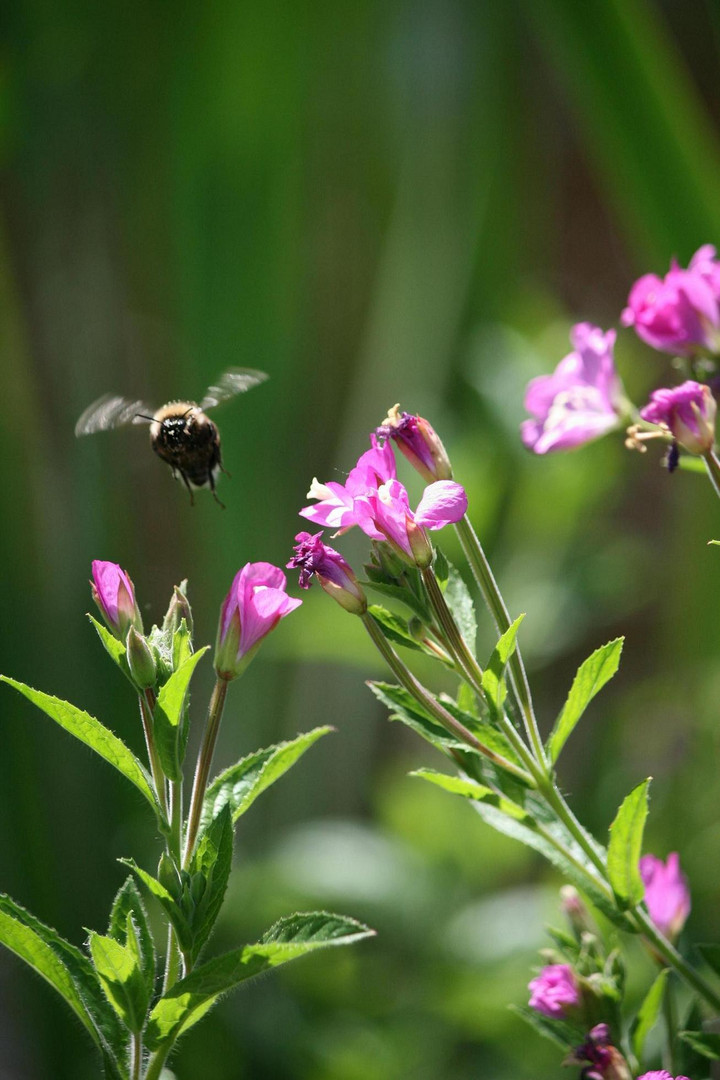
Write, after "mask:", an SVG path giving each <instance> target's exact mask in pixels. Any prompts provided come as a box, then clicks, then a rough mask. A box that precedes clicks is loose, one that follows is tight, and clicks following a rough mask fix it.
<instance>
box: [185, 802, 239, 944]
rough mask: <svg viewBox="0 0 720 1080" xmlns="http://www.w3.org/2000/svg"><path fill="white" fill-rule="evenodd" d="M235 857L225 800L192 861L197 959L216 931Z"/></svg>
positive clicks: (228, 808)
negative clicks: (216, 922)
mask: <svg viewBox="0 0 720 1080" xmlns="http://www.w3.org/2000/svg"><path fill="white" fill-rule="evenodd" d="M232 857H233V823H232V812H231V809H230V805H229V804H228V803H225V805H224V806H223V808H222V810H221V811H220V813H219V814H218V815H217V817H216V818H215V819H214V821H212V822H211V824H210V825H209V826H208V828H207V829H206V830H205V832H204V833H203V834H202V836H201V838H200V842H199V844H198V845H197V848H196V849H195V853H194V855H193V857H192V861H191V863H190V875H191V882H190V892H191V898H192V901H193V905H194V912H193V916H192V934H193V945H192V953H191V955H192V960H193V963H195V962H196V961H197V958H198V956H199V955H200V953H201V952H202V949H203V948H204V946H205V944H206V943H207V940H208V938H209V937H210V934H211V932H212V929H213V927H214V925H215V921H216V920H217V917H218V915H219V914H220V908H221V907H222V902H223V900H224V898H225V891H226V889H227V884H228V879H229V877H230V870H231V868H232Z"/></svg>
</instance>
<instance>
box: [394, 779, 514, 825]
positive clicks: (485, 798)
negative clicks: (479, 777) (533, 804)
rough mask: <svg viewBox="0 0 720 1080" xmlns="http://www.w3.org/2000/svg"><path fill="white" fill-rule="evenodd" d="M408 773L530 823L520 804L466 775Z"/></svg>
mask: <svg viewBox="0 0 720 1080" xmlns="http://www.w3.org/2000/svg"><path fill="white" fill-rule="evenodd" d="M409 775H410V776H417V777H419V778H420V779H421V780H427V781H428V782H429V783H431V784H434V785H435V786H436V787H439V788H442V789H443V791H449V792H450V794H451V795H461V796H462V797H463V798H464V799H473V800H476V801H479V802H486V803H489V804H490V805H491V806H494V807H496V808H497V809H498V810H500V811H502V813H503V814H507V815H508V816H509V817H512V818H516V820H518V821H525V822H527V823H529V824H530V825H532V817H531V816H530V815H529V814H528V813H527V811H526V810H524V809H523V808H522V807H521V806H518V805H517V804H516V803H513V802H511V801H510V800H509V799H505V798H503V797H502V795H498V794H497V792H495V791H491V790H490V788H489V787H485V785H484V784H477V783H476V782H475V781H474V780H469V779H467V777H464V776H448V775H447V774H446V773H439V772H436V771H435V769H415V770H414V771H413V772H411V773H409Z"/></svg>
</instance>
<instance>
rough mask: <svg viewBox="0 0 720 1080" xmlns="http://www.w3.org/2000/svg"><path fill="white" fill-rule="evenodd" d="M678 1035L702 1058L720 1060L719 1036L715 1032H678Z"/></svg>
mask: <svg viewBox="0 0 720 1080" xmlns="http://www.w3.org/2000/svg"><path fill="white" fill-rule="evenodd" d="M678 1035H679V1036H680V1038H681V1039H682V1040H683V1042H686V1043H687V1044H688V1046H691V1047H692V1048H693V1050H696V1051H697V1053H698V1054H701V1055H702V1056H703V1057H705V1058H710V1060H711V1061H718V1060H720V1035H718V1034H716V1033H715V1032H713V1031H679V1032H678Z"/></svg>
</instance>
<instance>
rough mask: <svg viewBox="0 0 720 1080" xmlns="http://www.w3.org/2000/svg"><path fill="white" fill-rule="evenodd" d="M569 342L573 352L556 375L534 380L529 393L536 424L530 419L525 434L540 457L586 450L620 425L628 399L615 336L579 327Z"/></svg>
mask: <svg viewBox="0 0 720 1080" xmlns="http://www.w3.org/2000/svg"><path fill="white" fill-rule="evenodd" d="M570 340H571V342H572V344H573V346H574V349H573V352H571V353H568V355H567V356H566V357H565V359H564V360H561V361H560V363H559V364H558V366H557V367H556V368H555V371H554V372H553V374H552V375H539V376H538V377H537V378H536V379H533V380H532V381H531V382H530V383H529V385H528V388H527V392H526V394H525V408H526V409H527V411H528V412H529V413H531V414H532V415H533V417H534V419H532V420H525V421H524V422H523V424H522V425H521V428H520V433H521V435H522V440H523V442H524V443H525V445H526V446H527V447H528V449H530V450H532V451H533V453H535V454H547V453H548V452H549V451H551V450H570V449H572V448H573V447H575V446H582V444H583V443H586V442H590V441H591V440H592V439H598V438H600V436H601V435H606V434H607V432H608V431H612V430H613V428H616V427H618V426H619V425H620V422H621V418H622V415H623V412H624V398H623V388H622V383H621V382H620V379H619V377H618V375H617V372H616V371H615V362H614V360H613V347H614V345H615V331H614V330H608V331H607V333H603V332H602V330H600V329H599V328H598V327H597V326H591V325H590V323H578V324H577V325H576V326H574V327H573V328H572V330H571V331H570Z"/></svg>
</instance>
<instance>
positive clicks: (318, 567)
mask: <svg viewBox="0 0 720 1080" xmlns="http://www.w3.org/2000/svg"><path fill="white" fill-rule="evenodd" d="M321 537H322V533H315V535H314V536H311V535H310V533H307V532H300V533H298V534H297V536H296V537H295V539H296V541H297V543H296V544H295V548H294V550H295V554H294V555H293V557H292V559H291V560H290V562H289V563H287V566H288V567H289V568H299V570H300V586H301V587H302V588H303V589H309V588H310V586H311V584H312V579H313V577H316V578H317V580H318V581H319V582H320V585H321V586H322V588H323V589H324V590H325V592H326V593H328V594H329V595H330V596H332V598H333V600H336V601H337V602H338V604H340V606H341V607H343V608H345V610H346V611H349V612H350V613H351V614H353V615H363V614H364V613H365V612H366V611H367V599H366V598H365V593H364V592H363V590H362V589H361V587H360V585H359V584H358V580H357V578H356V577H355V574H354V573H353V571H352V569H351V567H350V565H349V563H347V562H346V561H345V559H343V557H342V555H341V554H340V552H339V551H335V549H334V548H331V547H330V546H329V545H328V544H324V543H323V542H322V540H321Z"/></svg>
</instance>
